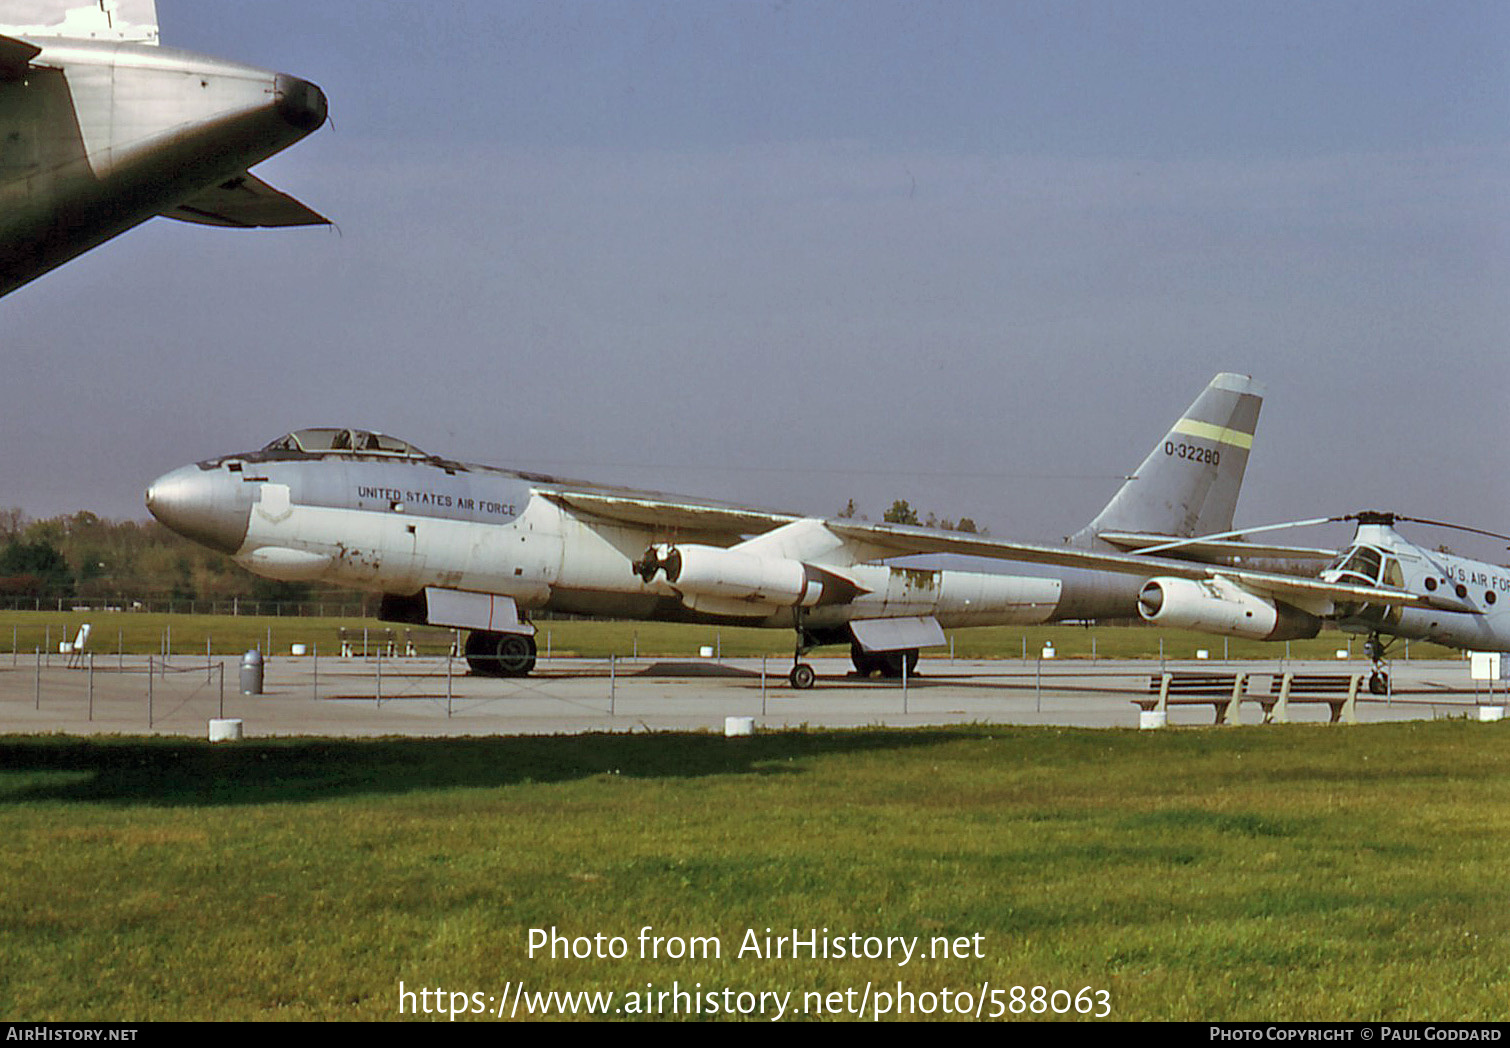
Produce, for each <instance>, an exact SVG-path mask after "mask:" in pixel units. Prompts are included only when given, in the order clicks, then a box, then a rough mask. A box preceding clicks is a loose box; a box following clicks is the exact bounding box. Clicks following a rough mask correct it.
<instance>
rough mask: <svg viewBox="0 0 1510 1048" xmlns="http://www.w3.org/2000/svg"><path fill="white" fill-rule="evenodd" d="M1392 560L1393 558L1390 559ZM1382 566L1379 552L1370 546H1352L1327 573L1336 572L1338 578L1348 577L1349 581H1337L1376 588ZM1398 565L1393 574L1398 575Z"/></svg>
mask: <svg viewBox="0 0 1510 1048" xmlns="http://www.w3.org/2000/svg"><path fill="white" fill-rule="evenodd" d="M1390 559H1391V560H1393V558H1390ZM1383 566H1384V558H1383V556H1382V555H1381V554H1380V552H1379V551H1378V550H1376V549H1374V548H1373V547H1372V546H1354V547H1353V548H1352V549H1350V550H1348V551H1347V552H1346V553H1344V554H1343V555H1342V556H1341V557H1339V558H1338V559H1337V560H1335V561H1333V562H1332V566H1331V568H1330V569H1328V570H1329V572H1333V571H1334V572H1336V573H1337V574H1338V576H1343V575H1346V576H1350V578H1349V579H1345V580H1344V579H1339V581H1353V582H1360V583H1362V584H1363V585H1365V586H1377V585H1378V584H1379V572H1380V569H1381V568H1382V567H1383ZM1399 570H1400V568H1399V565H1398V564H1396V565H1395V573H1396V574H1398V573H1399Z"/></svg>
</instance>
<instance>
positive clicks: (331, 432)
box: [262, 426, 430, 458]
mask: <svg viewBox="0 0 1510 1048" xmlns="http://www.w3.org/2000/svg"><path fill="white" fill-rule="evenodd" d="M262 450H263V451H302V452H305V453H306V454H312V455H319V454H323V453H327V452H329V453H340V452H345V453H347V454H356V455H393V456H396V457H399V458H429V457H430V456H429V455H427V454H425V452H423V451H421V450H420V449H419V448H417V447H415V446H414V445H413V444H410V443H409V442H408V441H407V440H399V439H398V438H397V437H390V436H388V435H387V434H384V433H373V432H371V431H369V430H365V429H335V428H331V427H328V426H319V427H316V428H314V429H299V430H295V431H294V432H292V433H289V434H286V435H284V436H281V437H279V438H278V439H277V440H275V441H273V442H272V443H271V444H269V445H267V446H266V447H265V448H263V449H262Z"/></svg>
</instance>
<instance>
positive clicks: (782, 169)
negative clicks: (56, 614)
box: [0, 0, 1510, 555]
mask: <svg viewBox="0 0 1510 1048" xmlns="http://www.w3.org/2000/svg"><path fill="white" fill-rule="evenodd" d="M158 13H159V17H160V22H161V27H162V40H163V42H164V44H167V45H171V46H177V47H184V48H188V49H190V50H196V51H202V52H205V53H208V54H213V55H218V56H223V57H228V58H235V59H239V60H242V61H247V62H252V63H255V64H259V65H263V66H266V67H270V68H275V69H279V70H282V71H285V72H290V73H294V74H297V75H299V76H303V77H305V78H307V79H310V80H313V81H314V82H316V83H318V84H320V85H321V86H322V87H323V88H324V90H325V92H326V94H327V95H328V96H329V99H330V111H331V114H332V118H333V121H334V124H333V126H328V127H326V128H324V129H322V130H321V131H319V132H317V133H316V134H314V135H313V136H311V137H310V138H308V139H306V140H305V141H304V142H302V143H300V144H298V145H297V146H295V147H293V148H292V149H290V150H288V151H287V152H286V153H284V154H282V155H281V156H279V157H275V158H274V159H273V160H271V161H269V162H268V163H266V164H264V165H262V166H261V167H259V168H258V169H257V171H258V173H259V174H260V175H261V176H262V177H263V178H265V179H266V180H268V181H270V182H272V183H273V184H274V185H277V186H278V187H280V188H282V189H284V190H286V191H288V192H291V193H293V194H294V195H295V196H297V197H299V198H300V199H301V200H303V201H305V202H306V203H308V204H309V205H310V206H312V207H314V208H315V209H317V210H319V211H321V212H323V213H324V214H327V215H329V216H330V217H331V218H332V219H334V220H335V221H336V223H337V224H338V225H339V232H327V231H319V230H293V231H279V232H269V233H245V232H238V231H231V230H217V229H209V228H201V227H193V226H188V225H184V224H181V223H175V222H170V221H167V220H163V219H158V220H154V221H153V222H151V223H149V224H148V225H146V226H143V227H140V228H138V229H136V230H134V231H132V232H129V233H127V234H125V235H124V236H122V237H120V238H118V239H117V240H115V241H114V242H112V243H109V244H106V245H105V246H104V247H102V248H100V249H98V250H96V251H94V252H91V253H90V254H88V255H86V256H84V257H83V258H81V259H79V260H76V261H74V262H71V263H69V264H68V265H66V266H64V267H63V268H62V269H60V270H57V271H55V272H54V273H52V274H50V275H49V276H46V277H43V278H42V279H41V280H39V281H37V282H36V283H34V284H32V285H30V286H28V287H26V288H23V289H22V290H21V291H19V292H16V293H14V294H12V295H10V296H8V297H6V298H4V299H0V323H3V328H0V331H3V332H4V334H3V338H4V341H5V346H6V357H7V359H8V360H9V362H10V366H9V367H8V368H7V369H6V374H5V377H4V380H3V382H0V439H3V441H4V448H5V454H4V455H3V459H0V506H10V505H14V506H20V507H22V508H23V509H25V510H26V511H27V512H28V513H30V514H32V515H34V516H45V515H51V514H54V513H59V512H65V511H72V510H75V509H81V508H87V509H92V510H94V511H96V512H98V513H101V514H103V515H107V516H116V517H121V516H129V517H139V516H143V515H145V511H144V510H143V509H142V503H141V493H142V490H143V489H144V488H145V486H146V485H147V483H148V482H149V481H151V480H152V479H153V478H154V477H156V476H157V475H158V474H160V473H162V472H165V471H166V470H168V469H170V468H172V467H174V466H177V465H180V464H183V463H185V462H189V461H193V460H196V459H201V458H206V457H209V456H211V455H218V454H222V453H227V452H231V451H237V450H246V449H248V448H252V447H257V446H260V445H261V444H263V443H265V442H266V441H268V440H270V439H272V438H273V437H276V436H278V435H279V434H281V433H283V432H285V431H287V430H289V429H293V428H299V427H303V426H310V425H341V424H351V425H357V426H363V427H368V428H373V429H380V430H384V431H386V432H390V433H393V434H395V435H398V436H401V437H404V438H406V439H409V440H411V441H413V442H415V443H417V444H419V445H420V446H421V447H424V448H426V449H427V450H431V451H435V452H439V453H444V454H447V455H451V456H455V457H459V458H463V459H467V460H471V461H482V462H491V463H496V464H500V465H517V466H524V467H534V468H541V469H548V470H551V471H554V472H559V473H563V474H566V475H568V476H579V477H586V478H590V479H601V480H605V481H615V482H620V483H630V484H635V485H640V486H646V487H652V488H657V489H661V490H671V491H679V492H684V493H692V494H707V495H709V496H714V497H719V498H725V499H733V500H737V501H743V502H749V503H753V504H757V505H768V506H772V507H775V508H782V509H793V510H799V511H806V512H813V513H819V514H830V513H833V512H835V511H837V510H838V509H839V508H840V507H842V506H843V505H844V503H845V501H846V500H847V499H849V498H853V499H854V500H855V502H856V503H857V505H858V506H859V507H860V509H861V510H862V511H864V512H867V513H868V514H869V515H870V516H871V517H872V518H879V516H880V514H881V512H882V511H883V510H884V509H885V508H886V506H888V505H889V504H890V503H891V500H892V499H894V498H899V497H900V498H907V499H909V500H910V501H911V502H912V504H913V505H914V506H915V507H918V508H920V509H923V510H930V509H931V510H934V511H936V512H938V513H939V514H940V515H943V516H948V517H955V516H959V515H961V514H964V515H969V516H972V517H974V518H975V519H976V520H977V521H978V522H979V523H981V524H983V525H985V526H987V527H989V528H990V529H991V531H992V533H993V534H996V535H1001V536H1014V537H1022V538H1056V537H1059V536H1062V535H1065V534H1068V533H1069V532H1071V531H1073V530H1075V529H1076V528H1078V527H1079V526H1080V525H1081V524H1083V523H1084V522H1085V521H1086V520H1087V519H1089V518H1090V517H1091V516H1092V515H1093V514H1094V513H1095V511H1096V510H1097V509H1098V508H1099V507H1100V506H1101V504H1102V503H1103V502H1105V500H1106V499H1107V498H1108V497H1110V495H1111V493H1112V491H1113V490H1114V489H1115V488H1116V486H1117V484H1118V478H1119V477H1120V476H1121V475H1122V474H1124V473H1127V472H1129V471H1130V470H1132V469H1133V468H1134V467H1135V466H1136V465H1137V463H1138V462H1139V460H1140V459H1141V458H1142V457H1143V455H1144V454H1145V453H1146V451H1147V450H1148V449H1149V448H1150V447H1152V445H1153V443H1154V441H1155V440H1157V439H1158V438H1160V437H1161V436H1162V434H1163V433H1164V431H1165V429H1166V428H1167V426H1168V425H1169V423H1170V422H1171V421H1172V420H1173V419H1174V418H1175V417H1176V415H1177V413H1178V412H1179V411H1180V410H1182V409H1183V408H1184V407H1185V406H1186V405H1187V404H1188V403H1189V402H1190V401H1191V400H1192V399H1193V398H1194V397H1195V395H1196V394H1197V393H1198V392H1199V390H1200V389H1201V388H1202V386H1204V384H1205V383H1206V382H1207V381H1208V380H1209V379H1210V377H1211V376H1212V374H1214V373H1215V372H1217V371H1224V370H1226V371H1238V372H1243V373H1248V374H1252V375H1254V376H1255V377H1256V378H1258V379H1259V380H1260V381H1262V382H1263V383H1264V384H1265V385H1266V386H1267V392H1268V396H1267V399H1266V401H1265V404H1264V409H1263V415H1262V418H1261V420H1260V425H1259V433H1258V441H1257V444H1256V445H1255V449H1254V453H1253V456H1252V459H1251V462H1250V464H1249V469H1248V480H1247V485H1246V487H1245V491H1244V496H1243V499H1242V502H1241V504H1240V506H1239V511H1238V516H1239V521H1240V522H1245V523H1252V524H1257V523H1264V522H1269V521H1274V520H1283V519H1290V518H1294V517H1300V516H1312V515H1318V514H1324V513H1333V512H1336V513H1340V512H1346V511H1349V510H1356V509H1360V508H1366V507H1388V508H1394V509H1397V510H1399V511H1401V512H1405V513H1414V514H1418V515H1423V516H1434V517H1445V518H1449V519H1454V520H1460V521H1464V522H1467V523H1471V524H1476V525H1478V526H1480V527H1489V528H1495V529H1499V530H1504V529H1506V528H1510V512H1507V510H1510V481H1507V479H1506V477H1507V465H1510V463H1507V462H1506V458H1505V447H1506V438H1507V436H1510V425H1507V423H1506V401H1507V398H1510V364H1507V358H1506V350H1507V346H1510V338H1507V336H1510V5H1507V4H1504V3H1500V2H1494V3H1436V4H1429V5H1428V4H1423V3H1411V4H1393V3H1381V2H1367V3H1325V2H1322V3H1305V4H1275V3H1251V4H1210V3H1148V2H1138V3H1126V2H1124V3H1110V2H1108V3H1060V2H1056V3H1000V2H993V3H963V2H954V3H950V2H944V3H878V2H873V0H868V2H865V3H830V2H812V0H792V2H774V3H773V2H765V3H716V2H703V3H655V2H637V3H627V2H626V3H609V2H592V3H573V2H563V0H551V2H548V3H546V2H542V3H533V2H532V3H509V2H500V0H488V2H479V3H443V2H436V3H426V4H415V3H374V2H372V0H361V2H358V0H321V2H319V3H314V4H311V3H308V2H307V0H304V2H297V3H296V2H292V0H287V2H284V0H260V2H258V3H255V4H247V3H219V2H213V0H195V2H189V0H158ZM1345 535H1346V532H1342V533H1340V534H1338V535H1332V536H1328V535H1320V536H1316V535H1313V536H1311V538H1312V539H1315V540H1317V541H1322V540H1326V539H1329V538H1330V539H1335V540H1338V541H1340V540H1341V539H1342V538H1343V537H1345ZM1419 537H1421V538H1423V539H1428V540H1430V541H1433V542H1435V541H1444V540H1445V541H1450V542H1454V544H1455V545H1458V546H1459V548H1464V546H1466V545H1467V544H1466V543H1464V544H1458V543H1456V542H1455V540H1452V539H1451V538H1438V537H1436V536H1433V535H1430V534H1429V533H1425V534H1421V535H1420V536H1419ZM1502 545H1503V544H1501V546H1502ZM1502 555H1503V554H1502Z"/></svg>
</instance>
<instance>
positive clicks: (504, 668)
mask: <svg viewBox="0 0 1510 1048" xmlns="http://www.w3.org/2000/svg"><path fill="white" fill-rule="evenodd" d="M466 654H467V665H468V666H470V667H471V668H472V672H473V673H475V674H477V675H478V676H481V677H527V676H529V674H530V671H531V670H533V669H534V668H535V638H534V637H531V636H529V635H528V634H524V633H492V632H489V631H487V630H473V631H472V632H471V633H470V634H469V635H468V636H467V653H466Z"/></svg>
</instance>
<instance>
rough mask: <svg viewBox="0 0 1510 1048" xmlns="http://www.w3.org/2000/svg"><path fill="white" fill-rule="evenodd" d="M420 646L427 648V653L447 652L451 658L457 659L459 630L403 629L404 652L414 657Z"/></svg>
mask: <svg viewBox="0 0 1510 1048" xmlns="http://www.w3.org/2000/svg"><path fill="white" fill-rule="evenodd" d="M420 646H423V647H425V648H427V649H429V651H428V652H427V654H436V653H439V654H449V655H450V656H451V657H452V658H453V659H459V658H461V631H460V630H448V629H423V628H420V629H412V628H411V629H406V630H404V654H405V655H407V656H408V657H409V658H414V657H416V656H418V655H419V647H420Z"/></svg>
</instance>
